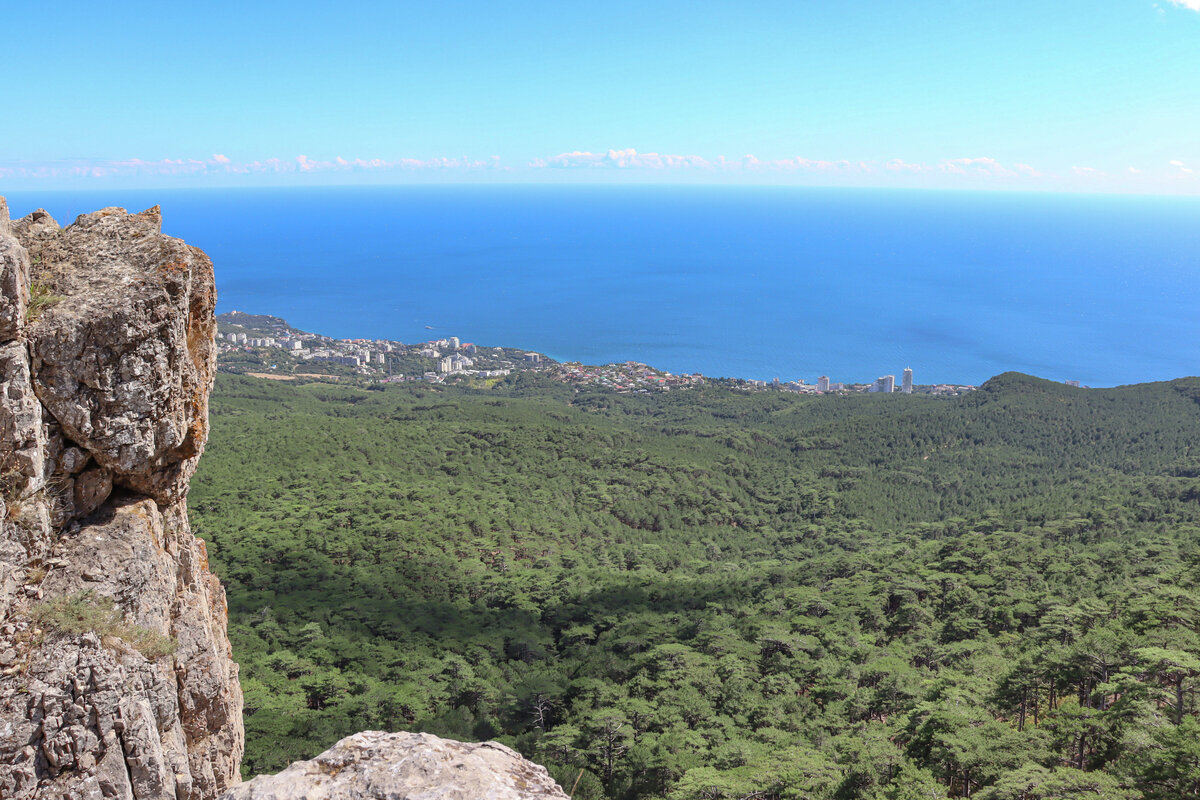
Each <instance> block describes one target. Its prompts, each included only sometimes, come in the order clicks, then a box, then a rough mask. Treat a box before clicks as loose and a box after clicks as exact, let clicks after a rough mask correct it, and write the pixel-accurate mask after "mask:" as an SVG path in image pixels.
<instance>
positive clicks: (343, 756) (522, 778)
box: [222, 731, 568, 800]
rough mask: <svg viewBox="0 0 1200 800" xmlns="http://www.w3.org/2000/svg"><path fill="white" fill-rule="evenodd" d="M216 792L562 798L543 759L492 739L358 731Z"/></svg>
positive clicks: (344, 799) (279, 799)
mask: <svg viewBox="0 0 1200 800" xmlns="http://www.w3.org/2000/svg"><path fill="white" fill-rule="evenodd" d="M222 800H568V798H567V794H566V792H564V791H563V790H562V789H561V788H560V787H559V785H558V784H557V783H555V782H554V781H553V780H551V778H550V775H549V774H548V773H547V772H546V768H545V767H541V766H538V765H537V764H533V763H531V762H529V761H526V760H525V759H524V758H522V757H521V755H520V754H519V753H517V752H516V751H514V750H512V749H510V748H508V747H505V746H504V745H502V744H499V743H498V742H483V743H482V744H471V743H466V742H455V741H451V740H449V739H441V738H439V737H437V736H434V735H432V734H429V733H382V732H379V731H364V732H363V733H356V734H355V735H353V736H349V737H347V738H345V739H342V740H341V741H340V742H338V743H337V744H336V745H334V746H333V747H331V748H330V749H329V750H326V751H325V752H324V753H322V754H321V755H319V756H317V757H316V758H314V759H312V760H311V761H297V762H296V763H294V764H292V765H291V766H290V767H288V768H287V769H285V770H284V771H283V772H280V773H279V774H277V775H260V776H259V777H257V778H255V779H254V780H252V781H249V782H247V783H243V784H240V785H238V786H235V787H234V788H232V789H230V790H229V791H227V792H226V793H225V794H224V795H222Z"/></svg>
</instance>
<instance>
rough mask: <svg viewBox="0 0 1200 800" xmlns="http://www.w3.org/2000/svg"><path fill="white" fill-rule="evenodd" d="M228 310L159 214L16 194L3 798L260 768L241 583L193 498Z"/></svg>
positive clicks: (1, 320)
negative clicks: (234, 637)
mask: <svg viewBox="0 0 1200 800" xmlns="http://www.w3.org/2000/svg"><path fill="white" fill-rule="evenodd" d="M215 304H216V290H215V285H214V283H213V272H212V264H211V263H210V262H209V260H208V257H207V256H205V255H204V253H202V252H201V251H200V250H197V249H196V248H194V247H189V246H187V245H186V244H184V243H183V242H181V241H179V240H178V239H173V238H171V237H169V236H164V235H163V234H162V233H161V231H160V218H159V211H158V208H152V209H150V210H148V211H144V212H142V213H141V214H128V213H126V212H125V211H124V209H119V208H106V209H104V210H102V211H97V212H95V213H93V214H87V215H84V216H81V217H79V218H78V219H77V220H76V221H75V223H74V224H72V225H70V226H68V227H66V228H60V227H59V226H58V224H57V223H56V222H55V221H54V220H53V219H52V218H51V217H50V215H49V214H47V213H45V212H44V211H37V212H34V213H33V214H31V215H29V216H28V217H25V218H24V219H21V220H17V221H10V220H9V215H8V209H7V206H6V205H5V204H4V201H3V199H2V198H0V518H2V520H3V521H2V523H0V797H4V798H13V799H14V800H16V799H17V798H32V797H37V798H71V800H80V799H82V798H110V797H111V798H121V799H122V800H133V799H136V800H144V799H145V798H156V799H157V798H175V800H210V799H211V798H214V797H216V796H217V795H218V794H219V793H220V792H222V791H224V790H225V789H226V788H227V787H229V786H231V785H232V784H234V783H236V782H237V781H238V764H239V762H240V760H241V754H242V721H241V712H242V693H241V689H240V687H239V685H238V680H237V665H236V664H234V663H233V661H232V659H231V657H230V648H229V641H228V638H227V636H226V629H225V626H226V609H225V594H224V590H223V589H222V588H221V585H220V583H219V582H218V581H217V579H216V578H215V577H214V576H213V575H212V574H211V573H210V572H209V571H208V563H207V558H206V554H205V549H204V543H203V542H201V541H199V540H198V539H196V538H195V537H194V536H193V535H192V533H191V530H190V528H189V526H188V517H187V509H186V507H185V505H184V500H185V497H186V495H187V490H188V481H189V479H190V478H191V475H192V473H193V471H194V470H195V468H196V462H197V460H198V459H199V457H200V453H201V451H202V450H203V449H204V442H205V438H206V436H207V433H208V395H209V391H210V390H211V388H212V382H213V375H214V372H215V368H216V359H215V347H214V334H215V330H216V326H215V322H214V318H213V312H214V308H215Z"/></svg>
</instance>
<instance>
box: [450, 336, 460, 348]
mask: <svg viewBox="0 0 1200 800" xmlns="http://www.w3.org/2000/svg"><path fill="white" fill-rule="evenodd" d="M448 341H449V343H450V349H451V350H457V349H458V337H457V336H451V337H450V339H449V340H448Z"/></svg>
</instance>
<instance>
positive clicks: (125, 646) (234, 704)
mask: <svg viewBox="0 0 1200 800" xmlns="http://www.w3.org/2000/svg"><path fill="white" fill-rule="evenodd" d="M215 306H216V289H215V285H214V283H213V270H212V264H211V262H210V261H209V260H208V257H207V256H205V255H204V253H202V252H201V251H200V250H197V249H196V248H194V247H189V246H188V245H186V244H184V243H183V242H181V241H179V240H178V239H173V238H171V237H169V236H164V235H163V234H162V232H161V219H160V217H159V211H158V208H157V207H155V208H152V209H149V210H148V211H143V212H142V213H140V214H129V213H127V212H126V211H125V210H124V209H121V208H106V209H103V210H101V211H97V212H95V213H93V214H86V215H84V216H81V217H79V218H78V219H77V220H75V222H74V224H72V225H69V226H68V227H66V228H60V227H59V226H58V224H57V223H56V222H55V221H54V220H53V219H52V218H51V217H50V215H49V214H47V213H46V212H45V211H35V212H34V213H32V214H30V215H29V216H27V217H25V218H23V219H20V220H17V221H15V222H13V221H10V219H9V214H8V207H7V205H6V204H5V202H4V199H3V198H0V798H3V800H25V799H27V798H39V799H41V798H46V799H47V800H50V799H53V800H104V799H105V798H114V799H115V800H215V798H217V797H218V796H220V795H222V793H225V792H227V791H228V792H229V794H226V795H225V796H226V797H229V798H280V799H281V800H282V798H311V799H312V800H317V798H327V800H333V798H388V799H389V800H422V799H423V798H439V800H456V798H461V799H462V800H468V798H470V800H483V799H484V798H492V800H558V799H560V798H566V795H565V794H563V792H562V790H561V789H559V788H558V786H557V785H556V784H555V783H554V782H553V781H552V780H551V779H550V777H549V776H548V775H547V774H546V771H545V769H543V768H542V767H538V766H535V765H533V764H530V763H529V762H527V761H525V760H524V759H522V758H521V757H520V756H519V755H517V754H516V753H514V752H513V751H512V750H509V749H508V748H507V747H504V746H503V745H500V744H496V743H495V742H489V743H485V744H462V743H459V742H449V741H445V740H442V739H438V738H437V737H436V736H430V735H427V734H382V733H372V732H367V733H361V734H358V735H357V736H352V737H350V738H348V739H345V740H343V741H342V742H340V743H339V744H338V745H337V746H336V747H334V748H333V749H332V750H330V751H329V752H327V753H325V754H323V755H321V756H318V757H317V758H316V759H314V760H312V761H301V762H298V763H296V764H293V765H292V766H291V767H289V768H288V769H287V770H285V771H284V772H283V773H281V774H280V775H277V776H274V777H260V778H256V779H255V780H253V781H251V782H250V783H249V784H245V785H243V786H241V787H237V786H236V785H237V784H238V781H239V775H238V767H239V764H240V762H241V758H242V745H243V733H242V691H241V687H240V686H239V684H238V668H237V664H235V663H233V660H232V658H231V655H230V648H229V639H228V636H227V633H226V620H227V614H226V607H225V591H224V589H223V588H222V587H221V584H220V582H219V581H218V580H217V579H216V577H215V576H213V574H212V573H211V572H209V570H208V559H207V555H206V553H205V549H204V543H203V542H202V541H200V540H199V539H197V538H196V537H194V536H193V535H192V532H191V529H190V527H189V525H188V516H187V507H186V505H185V500H186V497H187V491H188V483H189V481H190V480H191V477H192V473H193V472H195V469H196V463H197V461H198V460H199V458H200V454H201V452H202V451H203V450H204V443H205V439H206V438H207V436H208V396H209V392H210V391H211V390H212V385H213V377H214V373H215V370H216V348H215V346H214V339H215V333H216V322H215V320H214V317H213V312H214V309H215ZM231 787H232V788H231Z"/></svg>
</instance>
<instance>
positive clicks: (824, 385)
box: [817, 375, 829, 392]
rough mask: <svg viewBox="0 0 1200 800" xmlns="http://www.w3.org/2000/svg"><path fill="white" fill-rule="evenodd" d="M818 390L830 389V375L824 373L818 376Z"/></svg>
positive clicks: (825, 390) (826, 390)
mask: <svg viewBox="0 0 1200 800" xmlns="http://www.w3.org/2000/svg"><path fill="white" fill-rule="evenodd" d="M817 391H818V392H828V391H829V376H828V375H822V376H821V377H819V378H817Z"/></svg>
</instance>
